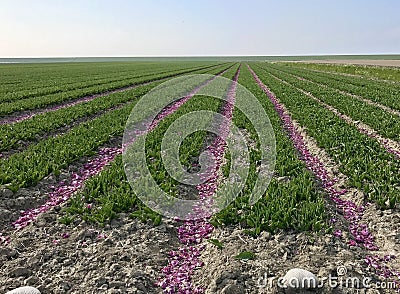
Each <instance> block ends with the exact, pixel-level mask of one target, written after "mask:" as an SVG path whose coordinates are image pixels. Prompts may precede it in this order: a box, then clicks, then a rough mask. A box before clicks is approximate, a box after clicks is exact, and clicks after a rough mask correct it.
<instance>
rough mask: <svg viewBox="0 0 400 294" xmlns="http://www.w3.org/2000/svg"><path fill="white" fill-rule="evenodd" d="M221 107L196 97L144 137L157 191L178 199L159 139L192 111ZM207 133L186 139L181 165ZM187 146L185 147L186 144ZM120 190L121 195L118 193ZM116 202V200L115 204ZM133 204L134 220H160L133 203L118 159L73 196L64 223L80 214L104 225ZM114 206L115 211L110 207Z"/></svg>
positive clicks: (138, 202) (188, 164)
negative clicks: (173, 124) (134, 207)
mask: <svg viewBox="0 0 400 294" xmlns="http://www.w3.org/2000/svg"><path fill="white" fill-rule="evenodd" d="M235 68H236V67H234V68H232V69H231V70H228V71H227V72H226V73H225V74H224V75H225V76H229V75H231V73H232V70H235ZM220 105H221V101H219V99H216V98H212V97H207V96H195V97H193V98H191V99H190V100H189V101H187V102H186V103H185V104H183V105H182V106H181V107H180V108H179V109H178V110H177V111H176V112H175V113H173V114H171V115H169V116H168V117H166V118H165V119H164V120H162V121H160V123H159V124H158V126H157V127H156V128H155V129H154V130H152V131H151V132H150V133H148V134H147V137H146V159H147V164H148V167H149V170H150V172H151V174H152V176H153V177H154V179H155V181H156V182H157V183H158V184H159V186H160V188H161V189H163V190H164V191H165V192H167V193H170V194H171V195H173V196H178V189H177V188H178V187H177V184H178V183H177V182H176V181H175V180H174V179H173V178H172V177H170V176H169V175H168V173H167V171H166V170H165V167H164V166H163V164H162V159H161V153H160V148H161V140H162V138H163V134H164V133H165V131H166V129H168V127H169V126H170V125H171V123H172V122H173V121H174V120H175V119H177V118H178V117H180V116H182V115H184V114H186V113H189V112H192V111H195V110H201V109H203V110H210V111H214V112H215V111H217V110H218V109H219V107H220ZM206 135H207V134H206V132H203V131H199V132H195V133H193V134H192V135H191V136H190V138H191V140H185V141H184V142H183V144H182V145H181V149H180V151H181V156H182V157H181V158H182V160H183V162H184V165H186V164H187V165H186V166H187V167H189V168H190V167H191V166H190V165H191V164H192V163H194V162H193V161H190V163H189V159H190V158H193V157H196V156H197V155H198V154H199V152H200V150H201V148H202V147H203V143H204V138H205V136H206ZM187 143H188V145H187ZM121 191H122V192H121ZM116 199H118V201H115V200H116ZM88 203H89V204H92V205H91V209H90V210H88V209H87V204H88ZM113 203H127V205H124V207H123V208H121V207H118V206H115V205H116V204H113ZM132 203H135V204H136V205H137V207H136V209H135V210H136V211H135V212H134V213H133V215H134V216H135V217H139V218H142V219H148V218H150V219H152V220H153V221H155V222H156V223H158V222H159V221H160V216H158V215H157V214H155V213H154V212H153V211H152V210H150V209H149V208H146V207H145V206H144V205H143V204H142V203H141V202H140V201H138V200H135V196H134V194H133V191H132V189H131V187H130V185H129V183H128V182H127V179H126V175H125V171H124V168H123V164H122V157H121V156H117V158H116V161H115V162H113V163H112V164H111V166H110V167H108V168H107V169H105V170H104V171H103V172H102V173H101V174H99V175H98V176H96V177H93V178H91V179H90V180H88V181H87V182H86V183H85V187H84V189H83V190H82V191H81V192H80V193H78V194H77V195H76V196H74V197H73V198H71V201H70V205H69V207H68V208H67V209H66V215H65V216H63V221H65V222H70V221H71V220H72V219H73V218H74V215H75V214H82V215H83V218H84V219H86V220H91V221H96V222H100V223H104V222H105V221H107V220H110V219H112V218H113V217H114V216H115V215H116V214H117V213H118V212H121V211H129V210H132V208H133V206H132V205H130V204H132ZM113 207H114V208H113Z"/></svg>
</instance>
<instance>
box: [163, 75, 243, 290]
mask: <svg viewBox="0 0 400 294" xmlns="http://www.w3.org/2000/svg"><path fill="white" fill-rule="evenodd" d="M239 74H240V68H239V69H238V70H237V72H236V74H235V76H234V78H233V82H232V84H231V86H230V88H229V90H228V94H227V101H226V103H225V105H224V107H223V110H222V112H221V114H222V115H224V116H225V117H226V118H227V120H224V123H223V124H222V125H220V126H219V128H220V130H219V132H218V133H219V134H220V136H217V137H216V138H215V139H214V141H213V142H212V143H211V145H210V146H208V147H207V150H208V151H210V152H211V153H212V155H213V157H214V160H215V165H214V166H213V169H212V170H211V171H210V170H208V171H207V172H210V173H211V174H210V176H208V177H207V178H208V180H207V181H206V182H204V183H202V184H200V185H197V186H196V189H197V190H198V192H199V199H200V200H201V201H204V202H206V203H209V200H210V198H211V197H212V196H213V195H214V194H215V192H216V190H217V187H218V174H217V173H218V170H219V169H220V167H221V165H222V163H223V157H224V154H225V149H226V147H227V144H226V141H225V138H226V137H227V135H228V134H229V131H230V121H231V119H232V117H233V109H234V104H235V94H236V88H237V80H238V78H239ZM205 207H207V204H206V205H205ZM198 213H199V214H198V216H200V217H203V216H204V215H207V212H204V211H201V210H200V211H199V212H198ZM213 229H214V227H213V226H212V225H211V224H210V223H209V222H207V219H198V220H188V221H185V222H184V224H183V225H181V226H180V227H179V228H178V238H179V241H180V242H181V243H182V244H184V245H186V246H182V247H179V248H178V249H177V250H175V251H171V252H170V258H169V261H168V264H167V266H165V267H164V268H163V269H162V273H163V277H162V278H161V280H160V281H159V283H158V285H159V286H160V287H161V288H162V289H163V290H164V293H178V294H191V293H204V289H202V288H201V287H196V286H195V285H193V283H192V281H191V277H192V275H193V272H194V270H195V269H196V268H199V267H201V266H203V265H204V264H203V262H201V261H200V255H201V252H202V251H203V250H204V248H205V246H204V245H198V244H200V243H201V242H202V241H203V239H206V238H209V236H210V234H211V233H212V231H213ZM196 245H197V246H196Z"/></svg>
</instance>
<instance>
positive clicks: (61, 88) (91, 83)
mask: <svg viewBox="0 0 400 294" xmlns="http://www.w3.org/2000/svg"><path fill="white" fill-rule="evenodd" d="M212 66H214V65H212ZM196 68H197V67H195V68H193V67H189V68H188V67H187V66H182V65H180V64H177V65H176V66H175V67H173V68H171V67H168V66H167V65H163V66H162V65H160V66H158V67H152V66H149V67H148V68H143V69H141V68H138V69H136V70H131V71H129V72H119V73H118V76H109V75H107V76H106V75H105V76H104V77H101V78H97V79H94V78H92V79H89V80H79V81H77V82H74V83H66V84H60V85H57V86H49V82H48V81H47V80H46V79H44V80H43V87H40V86H37V88H35V89H34V90H32V89H29V90H19V91H17V89H14V90H13V91H12V92H7V93H5V94H3V95H1V96H0V103H3V102H11V101H15V100H22V99H26V98H31V97H41V96H45V95H50V94H57V93H61V92H62V93H65V94H67V93H68V92H71V91H73V90H83V89H85V88H92V87H95V86H101V85H106V84H111V83H116V82H120V83H123V82H125V83H126V82H132V80H134V79H136V78H144V77H151V76H154V75H156V74H164V73H170V72H171V71H178V70H186V69H196ZM198 68H204V66H200V67H198Z"/></svg>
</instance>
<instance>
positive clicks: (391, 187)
mask: <svg viewBox="0 0 400 294" xmlns="http://www.w3.org/2000/svg"><path fill="white" fill-rule="evenodd" d="M264 67H265V66H264ZM264 67H263V68H260V67H257V66H254V71H255V72H256V73H257V75H258V76H259V77H260V79H261V80H262V81H263V82H264V84H265V85H267V86H268V87H269V88H270V89H271V90H272V91H273V92H274V93H275V94H276V95H277V96H278V97H279V99H280V100H281V101H282V103H283V104H284V105H285V106H286V107H287V109H288V110H289V111H290V113H291V114H292V116H293V118H294V119H295V120H296V121H298V122H299V123H300V124H301V125H302V126H304V127H306V128H307V132H308V134H309V135H310V136H311V137H313V138H315V140H316V142H317V144H318V146H319V147H320V148H323V149H325V150H326V152H327V153H328V155H330V157H331V158H332V159H333V160H334V161H336V163H337V164H338V165H339V166H340V167H341V168H340V171H341V172H342V173H343V174H345V175H346V176H348V181H349V182H348V184H349V186H351V187H357V188H358V189H362V190H363V191H364V193H365V194H366V195H367V197H368V198H369V199H370V200H373V201H375V202H376V203H378V204H379V205H380V206H382V207H394V206H395V205H396V203H399V202H400V190H399V186H398V183H399V182H400V178H399V173H398V171H399V168H400V162H399V161H398V160H396V159H395V157H394V156H393V155H391V154H389V153H387V152H386V150H385V149H383V148H382V146H380V145H379V143H378V142H377V141H375V140H373V139H371V138H369V137H368V136H366V135H364V134H361V133H360V132H359V131H358V129H357V128H356V127H355V126H352V125H348V124H347V123H346V122H345V121H343V120H342V119H340V118H339V117H338V116H336V115H335V114H334V113H332V112H331V111H329V110H327V109H325V108H323V107H322V106H321V105H320V104H319V103H318V102H316V101H315V100H313V99H312V98H310V97H308V96H307V95H305V94H303V93H302V92H301V91H299V90H298V89H296V88H295V87H293V86H288V85H285V84H283V83H281V82H279V81H277V80H276V79H275V78H274V77H273V76H272V75H271V74H270V73H269V72H268V71H267V70H265V69H264Z"/></svg>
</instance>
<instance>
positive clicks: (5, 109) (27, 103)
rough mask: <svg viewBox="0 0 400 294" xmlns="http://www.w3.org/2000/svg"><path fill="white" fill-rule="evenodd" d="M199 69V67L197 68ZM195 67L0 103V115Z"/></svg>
mask: <svg viewBox="0 0 400 294" xmlns="http://www.w3.org/2000/svg"><path fill="white" fill-rule="evenodd" d="M197 69H199V68H197ZM193 70H196V68H195V69H193V68H192V69H184V70H172V71H170V72H168V73H159V74H155V75H152V76H151V78H149V77H137V78H135V79H129V80H125V81H117V82H113V83H109V84H104V85H97V86H92V87H88V88H84V89H77V90H72V91H69V92H61V93H56V94H50V95H45V96H41V97H37V98H36V97H32V98H27V99H23V100H17V101H11V102H5V103H1V104H0V116H4V115H8V114H11V113H13V112H16V111H23V110H33V109H37V108H41V107H44V106H48V105H53V104H57V103H61V102H65V101H71V100H74V99H78V98H81V97H85V96H88V95H95V94H98V93H102V92H106V91H111V90H115V89H119V88H124V87H128V86H133V85H137V84H141V83H144V82H150V81H154V80H157V79H161V78H168V77H171V76H174V75H178V74H183V73H189V72H192V71H193Z"/></svg>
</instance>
